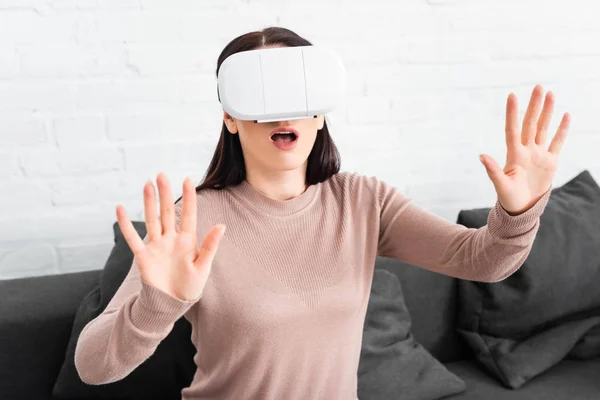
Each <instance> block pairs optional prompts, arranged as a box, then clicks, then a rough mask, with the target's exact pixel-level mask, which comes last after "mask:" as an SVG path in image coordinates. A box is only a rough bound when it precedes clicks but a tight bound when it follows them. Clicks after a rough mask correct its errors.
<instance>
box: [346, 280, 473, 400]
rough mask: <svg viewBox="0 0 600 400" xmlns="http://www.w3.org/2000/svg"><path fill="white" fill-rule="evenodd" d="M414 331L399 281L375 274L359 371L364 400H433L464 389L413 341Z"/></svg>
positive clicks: (441, 365) (442, 366)
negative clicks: (396, 399)
mask: <svg viewBox="0 0 600 400" xmlns="http://www.w3.org/2000/svg"><path fill="white" fill-rule="evenodd" d="M410 325H411V318H410V314H409V312H408V310H407V308H406V305H405V304H404V298H403V295H402V288H401V286H400V281H399V280H398V278H397V277H396V276H395V275H394V274H392V273H390V272H388V271H386V270H384V269H375V272H374V276H373V282H372V285H371V294H370V297H369V304H368V307H367V315H366V317H365V323H364V330H363V340H362V349H361V355H360V363H359V366H358V397H359V398H360V399H361V400H388V399H392V398H398V397H402V399H405V400H434V399H439V398H441V397H444V396H448V395H450V394H454V393H460V392H461V391H463V390H464V389H465V385H464V382H463V381H462V380H461V379H459V378H457V377H456V376H455V375H454V374H452V373H450V372H448V370H447V369H446V368H445V367H444V365H443V364H441V363H440V362H439V361H438V360H436V359H435V358H434V357H433V356H432V355H431V354H430V353H429V352H427V350H425V349H424V348H423V346H421V345H420V344H419V343H418V342H417V341H416V340H415V339H414V337H413V335H412V333H411V331H410V327H411V326H410Z"/></svg>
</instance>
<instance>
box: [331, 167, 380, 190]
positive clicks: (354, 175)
mask: <svg viewBox="0 0 600 400" xmlns="http://www.w3.org/2000/svg"><path fill="white" fill-rule="evenodd" d="M331 180H332V185H335V186H338V187H345V188H346V189H348V190H350V191H351V192H360V191H363V190H369V191H371V192H373V193H376V192H377V191H378V190H379V186H381V185H382V184H385V182H383V181H381V180H379V179H378V178H377V177H376V176H372V175H365V174H361V173H359V172H351V171H342V172H338V173H337V174H335V175H333V176H332V177H331Z"/></svg>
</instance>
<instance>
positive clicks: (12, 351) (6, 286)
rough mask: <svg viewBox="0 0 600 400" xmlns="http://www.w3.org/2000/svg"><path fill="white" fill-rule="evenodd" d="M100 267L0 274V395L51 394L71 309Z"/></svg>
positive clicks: (30, 396)
mask: <svg viewBox="0 0 600 400" xmlns="http://www.w3.org/2000/svg"><path fill="white" fill-rule="evenodd" d="M101 272H102V270H100V269H98V270H90V271H83V272H73V273H64V274H56V275H44V276H35V277H26V278H17V279H9V280H0V355H1V356H0V358H1V359H2V362H0V398H2V399H17V398H21V399H34V398H35V399H51V398H52V395H51V394H52V388H53V386H54V382H55V381H56V378H57V376H58V373H59V371H60V367H61V365H62V363H63V361H64V357H65V352H66V348H67V344H68V342H69V338H70V335H71V327H72V324H73V320H74V318H75V313H76V311H77V308H78V306H79V304H80V303H81V301H82V300H83V298H84V297H85V296H86V294H87V293H88V292H90V291H91V290H92V289H93V288H94V286H96V285H98V283H99V278H100V274H101Z"/></svg>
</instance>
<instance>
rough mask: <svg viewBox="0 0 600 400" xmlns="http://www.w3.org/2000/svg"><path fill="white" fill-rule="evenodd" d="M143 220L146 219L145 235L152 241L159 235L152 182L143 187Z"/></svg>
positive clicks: (159, 229)
mask: <svg viewBox="0 0 600 400" xmlns="http://www.w3.org/2000/svg"><path fill="white" fill-rule="evenodd" d="M144 218H145V219H146V234H147V235H148V239H149V240H154V239H156V238H158V237H159V236H160V235H161V227H160V221H159V220H158V211H157V210H156V193H155V191H154V184H153V183H152V181H150V180H149V181H148V182H146V184H145V185H144Z"/></svg>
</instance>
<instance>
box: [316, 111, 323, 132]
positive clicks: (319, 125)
mask: <svg viewBox="0 0 600 400" xmlns="http://www.w3.org/2000/svg"><path fill="white" fill-rule="evenodd" d="M324 125H325V115H324V114H318V115H317V130H321V129H323V126H324Z"/></svg>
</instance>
